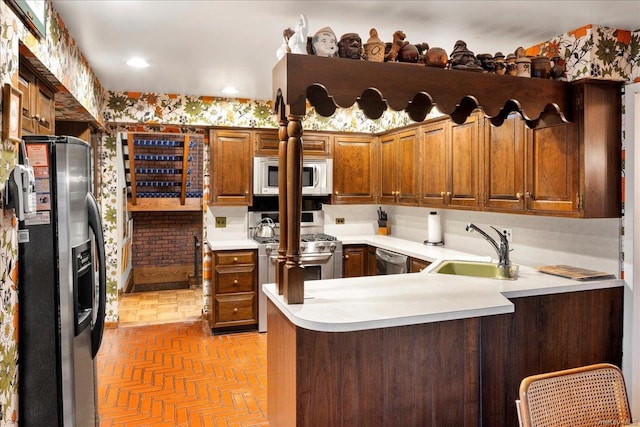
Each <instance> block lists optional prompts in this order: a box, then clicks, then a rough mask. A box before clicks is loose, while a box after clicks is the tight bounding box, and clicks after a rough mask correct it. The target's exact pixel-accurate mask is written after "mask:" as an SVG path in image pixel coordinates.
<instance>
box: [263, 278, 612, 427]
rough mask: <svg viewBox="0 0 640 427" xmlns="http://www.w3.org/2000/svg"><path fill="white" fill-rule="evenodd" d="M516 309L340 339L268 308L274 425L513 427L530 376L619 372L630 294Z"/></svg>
mask: <svg viewBox="0 0 640 427" xmlns="http://www.w3.org/2000/svg"><path fill="white" fill-rule="evenodd" d="M512 301H513V303H514V304H515V313H511V314H504V315H496V316H488V317H483V318H479V317H478V318H470V319H461V320H451V321H446V322H436V323H426V324H420V325H412V326H401V327H393V328H383V329H373V330H366V331H354V332H337V333H328V332H318V331H313V330H309V329H304V328H300V327H297V326H295V325H294V324H292V323H291V322H290V321H289V320H288V319H287V318H286V317H285V316H284V315H283V314H282V313H281V312H280V311H279V309H278V308H276V306H275V305H274V304H273V303H272V302H271V301H269V303H268V322H269V340H268V343H267V354H268V356H267V361H268V369H267V382H268V384H269V390H268V406H269V422H270V425H274V426H278V427H288V426H300V427H302V426H304V427H312V426H319V427H320V426H321V427H333V426H341V427H354V426H394V427H395V426H459V427H471V426H474V427H475V426H485V427H487V426H489V427H495V426H514V427H515V426H517V425H518V418H517V414H516V411H515V403H514V402H515V399H517V397H518V387H519V384H520V381H521V380H522V378H524V377H525V376H528V375H531V374H534V373H539V372H547V371H552V370H558V369H566V368H571V367H575V366H580V365H586V364H590V363H596V362H610V363H614V364H616V365H618V366H620V364H621V362H622V305H623V304H622V303H623V288H622V287H619V288H612V289H599V290H592V291H582V292H573V293H564V294H555V295H543V296H534V297H525V298H515V299H513V300H512Z"/></svg>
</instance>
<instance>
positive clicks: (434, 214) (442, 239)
mask: <svg viewBox="0 0 640 427" xmlns="http://www.w3.org/2000/svg"><path fill="white" fill-rule="evenodd" d="M429 215H430V216H431V215H433V217H434V219H435V218H437V219H438V223H437V226H438V231H439V233H438V234H439V238H440V240H439V241H437V242H432V241H429V240H425V241H424V242H423V244H425V245H428V246H443V245H444V236H443V234H442V225H441V224H440V217H439V216H437V215H438V213H437V212H435V211H432V212H429ZM432 225H435V224H430V226H432Z"/></svg>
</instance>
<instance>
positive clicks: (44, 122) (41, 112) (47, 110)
mask: <svg viewBox="0 0 640 427" xmlns="http://www.w3.org/2000/svg"><path fill="white" fill-rule="evenodd" d="M37 88H38V89H37V91H36V93H35V95H36V100H35V102H36V104H37V107H36V110H37V113H36V116H35V119H36V121H37V124H38V130H37V132H38V134H40V135H53V133H54V126H55V114H56V112H55V104H54V102H53V91H52V90H51V89H49V88H48V87H46V86H45V85H44V84H43V83H42V82H39V83H38V85H37Z"/></svg>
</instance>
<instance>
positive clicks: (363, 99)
mask: <svg viewBox="0 0 640 427" xmlns="http://www.w3.org/2000/svg"><path fill="white" fill-rule="evenodd" d="M273 91H274V92H273V100H274V110H275V112H276V114H277V113H280V115H281V116H282V115H286V114H294V115H300V116H304V115H306V109H307V104H306V101H307V99H308V100H309V103H310V104H311V105H312V106H313V107H314V108H315V109H316V112H317V113H318V114H320V115H321V116H324V117H329V116H331V115H332V114H333V113H334V112H335V110H336V108H337V107H341V108H349V107H351V106H353V105H354V104H355V103H357V104H358V106H359V107H360V109H361V110H362V111H363V112H364V114H365V115H366V116H367V117H369V118H370V119H377V118H379V117H381V116H382V114H383V112H384V111H385V110H386V109H387V108H391V109H393V110H396V111H403V110H404V111H406V112H407V114H408V115H409V117H411V119H412V120H414V121H416V122H421V121H423V120H424V119H425V117H426V116H427V114H428V113H429V112H430V111H431V109H432V108H433V107H437V108H438V110H439V111H440V112H442V113H443V114H447V115H449V116H451V119H452V120H453V121H455V122H457V123H463V122H464V121H465V120H466V119H467V117H468V116H469V114H471V112H472V111H473V110H475V109H476V108H478V107H480V108H482V110H483V112H484V114H485V115H486V116H487V117H488V118H489V119H490V120H491V122H492V123H493V124H494V125H500V124H502V122H503V121H504V119H505V118H506V117H507V116H508V115H509V114H510V113H512V112H515V111H517V112H519V113H520V114H521V115H522V117H523V119H524V120H526V122H527V126H529V127H531V128H535V127H540V126H545V125H546V124H557V123H559V122H569V121H571V117H572V109H573V107H572V105H573V104H572V95H571V94H572V91H571V85H570V84H569V83H567V82H561V81H554V80H544V79H536V78H524V77H513V76H502V75H496V74H485V73H476V72H470V71H459V70H444V69H440V68H429V67H425V66H424V65H421V64H408V63H401V62H394V63H380V62H369V61H357V60H353V59H344V58H325V57H319V56H314V55H297V54H287V55H285V56H284V57H283V58H282V59H281V60H280V62H278V64H277V65H276V66H275V67H274V69H273Z"/></svg>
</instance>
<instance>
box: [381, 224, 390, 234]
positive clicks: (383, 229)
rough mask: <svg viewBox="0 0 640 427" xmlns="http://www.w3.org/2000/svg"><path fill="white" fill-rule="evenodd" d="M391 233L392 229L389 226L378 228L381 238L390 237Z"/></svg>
mask: <svg viewBox="0 0 640 427" xmlns="http://www.w3.org/2000/svg"><path fill="white" fill-rule="evenodd" d="M390 231H391V227H389V224H387V225H386V226H384V227H378V234H379V235H381V236H388V235H389V232H390Z"/></svg>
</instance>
